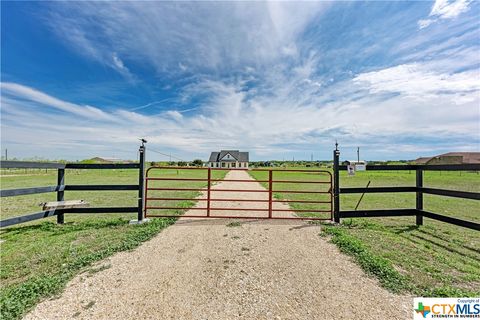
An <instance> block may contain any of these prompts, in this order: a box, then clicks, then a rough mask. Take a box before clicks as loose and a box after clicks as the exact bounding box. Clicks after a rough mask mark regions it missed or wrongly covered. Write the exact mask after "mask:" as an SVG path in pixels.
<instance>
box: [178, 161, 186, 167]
mask: <svg viewBox="0 0 480 320" xmlns="http://www.w3.org/2000/svg"><path fill="white" fill-rule="evenodd" d="M178 166H179V167H186V166H187V163H186V162H185V161H178Z"/></svg>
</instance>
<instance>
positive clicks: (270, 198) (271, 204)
mask: <svg viewBox="0 0 480 320" xmlns="http://www.w3.org/2000/svg"><path fill="white" fill-rule="evenodd" d="M272 176H273V174H272V171H271V170H270V171H269V172H268V217H269V218H272V208H273V203H272V196H273V194H272V189H273V187H272V186H273V185H272V183H273V182H272Z"/></svg>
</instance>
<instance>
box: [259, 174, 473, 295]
mask: <svg viewBox="0 0 480 320" xmlns="http://www.w3.org/2000/svg"><path fill="white" fill-rule="evenodd" d="M280 170H281V169H280ZM280 170H279V172H278V173H277V172H275V173H274V177H275V176H277V177H281V178H282V179H283V178H284V177H286V176H289V177H290V178H293V177H296V178H297V179H306V177H307V176H308V175H307V174H305V173H294V174H292V173H281V172H280ZM251 175H252V176H253V177H254V178H256V179H259V180H261V179H263V178H265V177H264V176H263V175H264V174H262V173H259V172H252V173H251ZM307 179H308V178H307ZM368 181H371V184H370V186H372V187H373V186H414V185H415V172H414V171H412V172H408V171H388V172H387V171H384V172H379V171H366V172H357V173H356V175H355V176H352V177H350V176H348V175H347V174H346V172H341V176H340V185H341V186H342V187H364V186H366V185H367V183H368ZM424 185H425V186H428V187H435V188H444V189H452V190H464V191H474V192H479V191H480V175H479V174H478V173H475V172H461V173H460V172H438V171H427V172H424ZM295 188H300V185H296V186H295ZM301 188H304V187H303V186H302V187H301ZM274 190H278V189H276V188H275V186H274ZM304 190H307V189H304ZM275 196H276V197H277V198H279V199H285V198H284V197H285V195H283V194H275ZM360 196H361V195H360V194H351V195H350V194H349V195H342V196H341V202H340V203H341V209H342V210H353V209H354V208H355V205H356V204H357V202H358V200H359V198H360ZM289 197H290V196H289ZM304 197H308V198H309V199H313V198H312V196H304ZM293 208H300V209H312V207H311V205H310V206H307V205H304V204H294V205H293ZM393 208H415V194H413V193H395V194H393V193H392V194H365V196H364V198H363V201H362V202H361V203H360V206H359V209H393ZM424 208H425V210H428V211H431V212H435V213H438V214H443V215H447V216H452V217H456V218H460V219H464V220H469V221H475V222H480V203H479V202H478V201H475V200H468V199H457V198H450V197H441V196H436V195H424ZM307 214H308V213H307ZM325 234H328V235H330V236H331V239H332V241H333V242H334V243H336V244H337V245H338V246H339V248H340V249H341V250H342V251H344V252H346V253H348V254H350V255H352V256H353V257H354V258H355V259H356V260H357V261H358V263H359V264H360V265H361V266H362V267H363V268H364V269H365V271H366V272H367V273H370V274H373V275H375V276H377V277H378V278H379V279H380V282H381V283H382V284H383V285H384V286H385V287H387V288H388V289H390V290H392V291H395V292H405V291H406V292H410V293H412V294H415V295H419V296H421V295H423V296H478V295H479V294H480V249H479V248H480V233H479V232H478V231H474V230H470V229H466V228H462V227H458V226H455V225H450V224H447V223H443V222H440V221H435V220H431V219H428V218H424V225H423V226H420V227H416V226H415V217H392V218H355V219H343V220H342V224H341V225H339V226H334V225H325V226H324V235H325Z"/></svg>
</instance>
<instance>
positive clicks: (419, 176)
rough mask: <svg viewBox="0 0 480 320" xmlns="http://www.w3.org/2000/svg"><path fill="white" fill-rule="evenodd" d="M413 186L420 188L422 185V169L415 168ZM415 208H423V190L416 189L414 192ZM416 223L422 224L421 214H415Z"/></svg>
mask: <svg viewBox="0 0 480 320" xmlns="http://www.w3.org/2000/svg"><path fill="white" fill-rule="evenodd" d="M415 186H416V187H417V188H422V187H423V170H422V169H417V171H416V183H415ZM415 208H416V209H417V210H423V192H422V191H417V193H416V206H415ZM416 224H417V226H421V225H423V215H421V214H417V215H416Z"/></svg>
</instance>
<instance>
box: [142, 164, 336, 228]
mask: <svg viewBox="0 0 480 320" xmlns="http://www.w3.org/2000/svg"><path fill="white" fill-rule="evenodd" d="M151 169H167V170H172V169H173V170H207V173H208V177H207V179H200V178H163V177H158V178H156V177H148V173H149V171H150V170H151ZM211 170H223V171H229V170H231V169H229V168H191V167H185V168H184V167H151V168H149V169H148V170H147V172H146V179H145V180H146V182H145V206H144V208H145V209H144V212H145V216H150V217H192V218H205V217H206V218H237V219H287V220H298V219H300V220H328V219H331V218H332V210H333V194H332V191H333V190H332V188H330V190H329V191H299V190H273V184H274V183H298V184H330V185H331V184H332V181H333V177H332V174H331V173H330V172H328V171H324V170H295V169H292V170H275V171H280V172H305V173H317V174H327V175H328V178H329V179H328V180H329V181H324V180H321V181H305V180H273V171H274V170H272V169H253V170H252V169H236V170H242V171H268V172H269V179H268V180H245V179H227V180H222V179H212V177H211ZM148 180H164V181H206V182H207V188H206V189H205V188H155V187H149V186H148ZM212 181H215V182H217V181H218V182H220V181H221V182H246V183H252V182H253V183H255V182H257V183H258V182H268V184H269V189H268V190H244V189H212V187H211V182H212ZM149 190H159V191H207V198H206V199H190V198H172V197H148V191H149ZM212 190H213V191H215V192H217V191H218V192H268V193H269V198H268V200H256V199H251V200H250V199H212V198H211V191H212ZM275 192H277V193H296V194H330V201H318V200H274V199H273V193H275ZM155 200H165V201H169V200H170V201H178V200H192V201H206V203H207V206H206V208H179V207H166V206H147V201H155ZM212 201H214V202H215V201H217V202H226V201H228V202H232V201H233V202H235V201H238V202H260V203H267V202H268V209H254V208H212V207H211V202H212ZM274 202H277V203H324V204H328V203H330V210H304V209H303V210H296V209H273V203H274ZM147 209H151V210H155V209H158V210H161V209H174V210H207V215H206V216H203V215H202V216H197V215H195V216H191V215H181V216H174V215H147ZM211 210H213V211H215V210H217V211H254V212H268V217H251V216H211V214H210V213H211ZM273 212H321V213H328V212H330V218H315V217H274V216H273Z"/></svg>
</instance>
